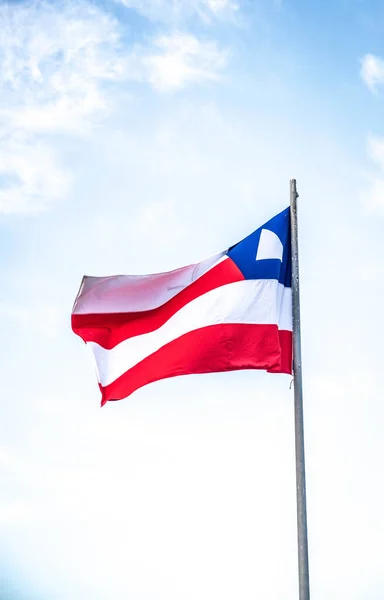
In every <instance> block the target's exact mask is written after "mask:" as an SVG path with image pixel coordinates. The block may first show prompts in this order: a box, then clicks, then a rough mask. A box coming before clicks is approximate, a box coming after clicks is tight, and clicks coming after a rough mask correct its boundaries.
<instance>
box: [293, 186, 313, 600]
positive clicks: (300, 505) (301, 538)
mask: <svg viewBox="0 0 384 600" xmlns="http://www.w3.org/2000/svg"><path fill="white" fill-rule="evenodd" d="M290 191H291V244H292V316H293V385H294V395H295V449H296V500H297V542H298V555H299V599H300V600H310V594H309V568H308V533H307V499H306V489H305V457H304V419H303V383H302V370H301V336H300V281H299V248H298V235H297V202H296V201H297V198H298V196H299V195H298V193H297V189H296V179H291V181H290Z"/></svg>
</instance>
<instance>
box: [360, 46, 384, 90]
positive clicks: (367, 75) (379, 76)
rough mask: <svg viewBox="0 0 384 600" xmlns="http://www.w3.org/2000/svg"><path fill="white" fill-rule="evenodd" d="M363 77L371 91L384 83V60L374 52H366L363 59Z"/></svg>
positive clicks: (361, 73)
mask: <svg viewBox="0 0 384 600" xmlns="http://www.w3.org/2000/svg"><path fill="white" fill-rule="evenodd" d="M360 75H361V78H362V79H363V81H364V83H365V84H366V85H367V86H368V87H369V89H370V90H371V91H375V89H376V87H377V86H379V85H383V84H384V60H383V59H381V58H379V57H378V56H374V55H373V54H366V55H365V56H364V57H363V59H362V61H361V70H360Z"/></svg>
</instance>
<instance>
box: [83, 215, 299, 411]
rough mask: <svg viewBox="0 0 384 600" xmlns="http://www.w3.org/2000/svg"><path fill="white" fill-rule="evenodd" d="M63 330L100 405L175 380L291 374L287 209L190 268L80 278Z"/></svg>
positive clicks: (288, 219)
mask: <svg viewBox="0 0 384 600" xmlns="http://www.w3.org/2000/svg"><path fill="white" fill-rule="evenodd" d="M72 329H73V331H74V332H75V333H76V334H77V335H79V336H80V337H81V338H82V339H83V340H84V342H86V344H87V345H88V346H90V348H91V349H92V351H93V354H94V357H95V359H96V370H97V376H98V382H99V387H100V390H101V394H102V401H101V404H102V405H104V404H105V403H106V402H108V401H109V400H121V399H123V398H126V397H127V396H129V395H130V394H132V392H134V391H135V390H137V389H138V388H140V387H142V386H144V385H146V384H148V383H151V382H154V381H157V380H160V379H165V378H168V377H174V376H177V375H186V374H196V373H210V372H222V371H233V370H239V369H263V370H266V371H268V372H270V373H288V374H290V373H292V290H291V235H290V211H289V208H287V209H286V210H284V211H283V212H281V213H280V214H278V215H277V216H275V217H274V218H273V219H271V220H270V221H268V222H267V223H266V224H265V225H263V226H262V227H260V228H259V229H257V230H256V231H254V232H253V233H252V234H251V235H249V236H248V237H247V238H245V239H244V240H243V241H241V242H239V243H238V244H236V245H234V246H232V247H231V248H229V250H227V251H225V252H222V253H220V254H218V255H216V256H214V257H212V258H210V259H208V260H204V261H202V262H200V263H197V264H195V265H190V266H187V267H183V268H181V269H176V270H175V271H170V272H168V273H158V274H155V275H143V276H137V275H117V276H109V277H84V278H83V281H82V283H81V286H80V290H79V293H78V295H77V298H76V300H75V304H74V307H73V312H72Z"/></svg>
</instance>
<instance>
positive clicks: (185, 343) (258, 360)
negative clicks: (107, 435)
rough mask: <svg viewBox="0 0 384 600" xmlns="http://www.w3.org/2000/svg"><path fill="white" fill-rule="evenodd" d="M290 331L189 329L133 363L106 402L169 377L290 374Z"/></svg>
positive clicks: (235, 326) (220, 327) (239, 326)
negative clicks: (247, 372) (244, 372)
mask: <svg viewBox="0 0 384 600" xmlns="http://www.w3.org/2000/svg"><path fill="white" fill-rule="evenodd" d="M289 357H292V333H291V332H290V331H280V332H279V331H278V329H277V325H247V324H225V325H211V326H210V327H204V328H202V329H198V330H196V331H191V332H189V333H186V334H185V335H183V336H181V337H180V338H178V339H176V340H173V341H172V342H170V343H169V344H166V345H165V346H163V347H162V348H160V349H159V350H158V351H157V352H154V353H153V354H151V355H150V356H148V357H147V358H145V359H144V360H143V361H141V362H140V363H138V364H137V365H135V366H134V367H132V369H130V370H129V371H127V372H126V373H124V375H122V376H121V377H119V378H118V379H116V381H114V382H113V383H111V384H110V385H108V386H106V387H102V386H100V389H101V392H102V402H101V405H102V406H103V405H104V404H105V403H106V402H108V401H109V400H121V399H123V398H126V397H127V396H129V395H130V394H132V392H134V391H135V390H137V389H138V388H140V387H142V386H144V385H146V384H148V383H152V382H153V381H158V380H159V379H166V378H168V377H175V376H177V375H189V374H195V373H214V372H221V371H235V370H240V369H264V370H267V371H270V372H273V373H288V374H290V373H291V372H292V371H291V365H292V361H291V360H289Z"/></svg>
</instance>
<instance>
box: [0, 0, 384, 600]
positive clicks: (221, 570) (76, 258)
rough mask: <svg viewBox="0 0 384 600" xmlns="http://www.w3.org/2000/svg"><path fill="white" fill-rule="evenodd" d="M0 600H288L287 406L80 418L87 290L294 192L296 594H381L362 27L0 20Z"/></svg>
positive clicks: (380, 53)
mask: <svg viewBox="0 0 384 600" xmlns="http://www.w3.org/2000/svg"><path fill="white" fill-rule="evenodd" d="M0 25H1V26H0V97H1V106H0V228H1V235H0V240H1V242H0V245H1V252H0V266H1V273H2V282H3V283H2V286H1V291H0V294H1V295H0V306H1V311H0V331H1V337H2V340H3V344H2V349H1V366H2V369H1V372H2V399H3V400H2V405H3V413H2V419H1V422H0V473H1V481H2V486H1V489H2V493H1V498H0V539H1V543H0V597H1V599H2V600H3V599H4V600H24V599H28V600H48V599H49V600H68V599H69V598H71V600H78V599H79V600H80V599H81V600H88V599H92V600H106V599H108V600H109V599H110V598H113V599H114V600H120V599H124V600H162V599H166V600H176V599H177V600H180V599H182V600H195V599H199V600H208V599H209V600H210V599H211V598H219V597H220V598H222V599H223V600H229V599H233V598H242V599H243V600H247V599H248V598H249V599H251V598H255V597H256V598H263V600H277V599H281V598H284V599H285V600H291V599H292V600H293V599H295V598H297V568H296V514H295V481H294V438H293V396H292V391H290V390H289V384H290V381H289V378H288V377H285V376H281V377H280V376H272V375H267V374H264V373H258V372H242V373H226V374H221V375H206V376H196V377H193V376H191V377H184V378H178V379H174V380H170V381H162V382H158V383H155V384H152V385H151V386H148V387H147V388H144V389H142V390H139V391H138V392H137V393H135V394H134V395H133V396H132V397H130V398H129V399H127V400H125V401H122V402H119V403H111V404H110V405H107V406H106V407H105V408H103V409H102V410H100V408H99V400H100V398H99V391H98V388H97V384H96V380H95V376H94V372H93V365H92V361H91V359H90V357H89V356H88V353H87V351H86V348H85V347H84V345H83V344H82V342H81V341H80V340H79V339H78V338H77V337H76V336H74V335H73V333H72V332H71V329H70V312H71V309H72V304H73V301H74V298H75V295H76V293H77V290H78V286H79V283H80V280H81V277H82V275H83V274H91V275H106V274H115V273H150V272H156V271H165V270H168V269H172V268H175V267H178V266H181V265H185V264H189V263H191V262H196V261H199V260H201V259H203V258H205V257H207V256H210V255H212V254H215V253H217V252H219V251H221V250H223V249H225V248H227V247H229V246H230V245H231V244H233V243H235V242H236V241H238V240H239V239H241V238H243V237H244V236H245V235H247V234H248V233H249V232H250V231H252V230H253V229H256V228H257V227H258V226H259V225H260V224H262V223H263V222H264V221H266V220H268V219H269V218H270V217H271V216H273V215H274V214H276V213H277V212H279V211H281V210H282V209H284V208H285V206H287V204H288V202H289V179H290V178H291V177H296V178H297V182H298V189H299V193H300V198H299V203H300V211H299V227H300V252H301V287H302V328H303V362H304V391H305V425H306V451H307V484H308V519H309V543H310V569H311V583H312V597H313V598H314V599H315V600H316V598H319V599H320V598H324V597H326V598H327V600H340V598H348V600H377V599H378V598H381V597H383V596H384V584H383V577H382V545H383V539H384V538H383V536H384V519H383V514H382V506H383V504H384V485H383V481H382V456H383V453H384V445H383V437H382V423H383V420H384V408H383V402H382V398H383V392H384V388H383V380H382V357H383V350H382V340H383V337H384V328H383V322H382V318H381V314H382V303H383V300H382V299H383V296H384V284H383V281H384V267H383V261H382V254H383V236H382V227H383V218H384V126H383V111H384V96H383V91H384V42H383V39H384V36H383V33H384V6H383V4H382V2H380V1H379V0H364V1H360V0H323V1H321V0H311V2H304V1H303V0H253V1H251V0H248V1H246V0H244V1H243V0H178V1H176V0H175V1H171V0H115V1H112V0H111V1H110V2H93V3H89V2H85V1H77V0H72V1H71V2H65V1H63V2H45V3H44V2H41V1H36V2H9V3H4V2H3V3H2V4H1V6H0Z"/></svg>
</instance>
